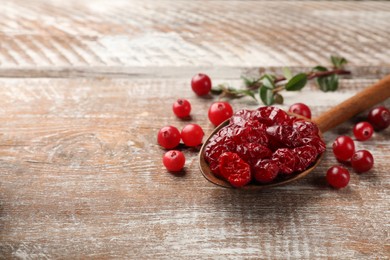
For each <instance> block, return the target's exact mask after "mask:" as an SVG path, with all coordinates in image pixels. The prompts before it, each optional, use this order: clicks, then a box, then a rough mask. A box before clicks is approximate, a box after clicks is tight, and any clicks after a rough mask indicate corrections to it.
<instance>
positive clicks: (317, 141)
mask: <svg viewBox="0 0 390 260" xmlns="http://www.w3.org/2000/svg"><path fill="white" fill-rule="evenodd" d="M299 143H300V146H305V145H310V146H312V147H314V148H316V149H317V154H322V153H323V152H325V150H326V144H325V143H324V141H322V139H321V138H320V137H318V136H317V137H316V136H314V137H305V138H302V139H301V140H299Z"/></svg>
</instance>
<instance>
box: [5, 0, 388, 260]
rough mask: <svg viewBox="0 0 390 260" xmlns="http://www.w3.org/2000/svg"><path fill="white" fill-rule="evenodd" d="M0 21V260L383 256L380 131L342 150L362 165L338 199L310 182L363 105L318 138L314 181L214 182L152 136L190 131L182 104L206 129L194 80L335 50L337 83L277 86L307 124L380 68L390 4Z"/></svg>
mask: <svg viewBox="0 0 390 260" xmlns="http://www.w3.org/2000/svg"><path fill="white" fill-rule="evenodd" d="M0 13H1V18H0V99H1V100H2V103H1V106H0V259H91V258H92V259H210V258H213V259H237V258H239V259H389V258H390V241H389V226H390V222H389V219H390V211H389V209H390V202H389V195H390V194H389V190H390V177H389V175H388V173H389V172H390V167H389V160H390V145H389V140H390V139H389V136H390V132H389V130H386V131H383V132H380V133H375V134H374V137H373V138H372V139H370V140H369V141H366V142H357V143H356V145H357V148H358V149H368V150H370V151H371V152H372V153H373V155H374V157H375V167H374V169H373V170H371V171H370V172H368V173H366V174H361V175H357V174H355V173H354V172H352V171H351V181H350V184H349V185H348V187H347V188H345V189H343V190H339V191H337V190H333V189H331V188H330V187H329V186H328V185H327V184H326V182H325V178H324V176H325V172H326V170H327V169H328V168H329V167H330V166H332V165H334V164H337V162H336V160H335V159H334V157H333V156H332V152H331V148H330V147H331V143H332V142H333V140H334V139H335V138H336V137H337V136H338V135H342V134H346V135H351V128H352V126H353V124H354V123H355V122H356V121H357V120H362V119H364V118H365V114H364V113H367V111H366V112H364V113H363V114H361V115H359V116H358V117H356V118H354V119H353V120H350V121H348V122H346V123H344V124H342V125H341V126H339V127H337V128H336V129H334V130H333V131H330V132H328V133H327V134H326V135H325V140H326V143H327V147H328V151H327V153H326V154H325V157H324V159H323V161H322V162H321V164H320V165H319V167H318V168H316V169H315V171H313V172H312V173H311V174H310V175H308V176H307V177H305V178H304V179H302V180H299V181H297V182H294V183H292V184H291V185H288V186H284V187H279V188H275V189H272V190H266V191H262V192H254V191H249V192H248V191H246V192H244V191H240V190H227V189H223V188H220V187H217V186H215V185H212V184H211V183H209V182H208V181H207V180H205V179H204V178H203V176H202V175H201V173H200V171H199V169H198V150H197V149H185V148H181V149H183V152H184V153H185V156H186V158H187V161H186V166H185V169H184V171H183V172H182V173H181V174H179V175H178V176H175V175H173V174H170V173H167V172H166V170H165V169H164V167H163V166H162V163H161V158H162V155H163V154H164V152H165V151H164V150H163V149H161V148H160V147H159V146H158V145H157V144H156V133H157V131H158V130H159V129H160V128H161V127H162V126H164V125H168V124H172V125H175V126H177V127H178V128H182V127H183V126H184V125H186V124H188V123H189V121H180V120H178V119H177V118H175V117H174V116H173V114H172V113H171V105H172V103H173V102H174V101H175V100H176V99H177V98H178V97H182V98H187V99H189V100H190V102H191V104H192V121H190V122H194V123H198V124H200V125H201V126H202V127H203V129H204V131H205V133H206V135H208V134H209V133H211V132H212V130H213V127H212V125H211V124H210V123H209V122H208V119H207V117H206V115H207V110H208V107H209V105H210V103H211V102H212V101H213V100H215V99H209V98H198V97H196V96H195V95H194V94H193V93H192V91H191V89H190V86H189V81H190V78H191V76H193V74H195V73H197V72H205V73H207V74H209V75H210V76H211V78H212V79H213V83H214V85H216V84H219V83H228V84H231V85H234V86H238V85H240V84H241V83H240V81H239V78H240V75H247V76H258V75H259V73H262V72H264V71H268V72H274V73H278V74H280V73H281V72H282V68H283V67H284V66H288V67H291V68H292V70H293V71H294V72H297V71H307V70H309V69H310V68H311V67H312V66H315V65H317V64H324V65H327V64H329V61H328V58H329V55H331V54H340V55H342V56H344V57H346V58H347V59H348V60H349V64H348V66H349V67H348V69H351V70H352V72H353V74H352V77H349V78H345V79H343V80H342V81H341V86H340V89H339V90H338V91H337V92H332V93H326V94H324V93H322V92H319V90H318V89H317V87H315V86H314V85H313V84H310V85H309V86H307V87H306V88H305V89H304V90H303V91H301V92H296V93H292V92H290V93H285V94H284V97H285V104H284V105H283V106H281V107H282V108H287V107H288V106H289V105H291V104H293V103H296V102H305V103H306V104H307V105H309V106H310V107H311V108H312V114H313V116H314V117H315V116H318V115H319V114H321V113H322V112H323V111H326V110H327V109H329V108H331V107H333V106H335V105H336V104H338V103H340V102H342V101H343V100H345V99H347V98H349V97H351V96H352V95H354V94H355V93H357V92H358V91H361V90H362V89H363V88H364V87H366V86H369V85H371V84H373V83H374V82H376V81H377V80H378V79H379V78H382V77H384V76H385V75H388V74H390V63H389V60H390V59H389V57H390V2H388V1H204V0H200V1H165V0H164V1H151V0H146V1H135V0H131V1H125V0H116V1H108V0H98V1H87V0H69V1H60V0H49V1H44V0H31V1H23V0H13V1H6V0H0ZM383 104H385V105H386V106H387V107H389V106H390V101H389V100H386V101H385V102H384V103H383ZM232 105H233V107H234V109H235V110H238V109H241V108H256V107H257V106H258V105H259V104H257V103H256V102H254V101H253V100H250V99H241V100H235V101H233V102H232Z"/></svg>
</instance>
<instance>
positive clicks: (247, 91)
mask: <svg viewBox="0 0 390 260" xmlns="http://www.w3.org/2000/svg"><path fill="white" fill-rule="evenodd" d="M240 93H242V94H243V95H244V96H249V97H252V98H253V99H254V100H256V101H257V99H256V97H255V93H253V91H250V90H248V89H243V90H240Z"/></svg>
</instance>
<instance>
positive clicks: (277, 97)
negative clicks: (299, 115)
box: [274, 93, 284, 105]
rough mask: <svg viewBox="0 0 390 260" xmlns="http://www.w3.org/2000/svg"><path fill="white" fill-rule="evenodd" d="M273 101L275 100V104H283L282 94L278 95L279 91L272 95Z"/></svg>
mask: <svg viewBox="0 0 390 260" xmlns="http://www.w3.org/2000/svg"><path fill="white" fill-rule="evenodd" d="M274 101H275V103H276V104H281V105H282V104H283V101H284V100H283V96H282V95H280V94H279V93H275V95H274Z"/></svg>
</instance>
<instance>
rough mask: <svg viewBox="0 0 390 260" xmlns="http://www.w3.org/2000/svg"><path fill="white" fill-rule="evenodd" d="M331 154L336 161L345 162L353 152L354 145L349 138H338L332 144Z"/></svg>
mask: <svg viewBox="0 0 390 260" xmlns="http://www.w3.org/2000/svg"><path fill="white" fill-rule="evenodd" d="M332 147H333V153H334V155H335V157H336V159H337V160H339V161H340V162H346V161H348V160H349V159H351V157H352V155H353V153H354V152H355V143H354V142H353V140H352V139H351V137H349V136H339V137H337V138H336V140H335V141H334V142H333V145H332Z"/></svg>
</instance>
